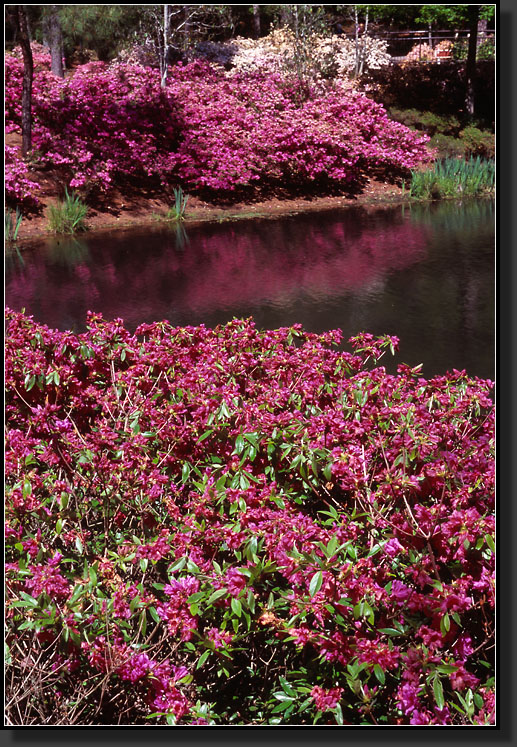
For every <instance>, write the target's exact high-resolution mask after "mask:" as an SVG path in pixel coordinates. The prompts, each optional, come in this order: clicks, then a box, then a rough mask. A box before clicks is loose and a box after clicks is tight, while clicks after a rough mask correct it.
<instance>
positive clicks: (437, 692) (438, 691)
mask: <svg viewBox="0 0 517 747" xmlns="http://www.w3.org/2000/svg"><path fill="white" fill-rule="evenodd" d="M433 691H434V698H435V700H436V705H437V706H438V708H439V709H440V710H441V709H442V708H443V706H444V705H445V701H444V699H443V686H442V682H441V680H440V678H439V677H435V678H434V681H433Z"/></svg>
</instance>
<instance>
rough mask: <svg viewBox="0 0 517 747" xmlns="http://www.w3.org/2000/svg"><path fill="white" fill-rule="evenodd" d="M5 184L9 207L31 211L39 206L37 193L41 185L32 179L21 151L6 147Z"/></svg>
mask: <svg viewBox="0 0 517 747" xmlns="http://www.w3.org/2000/svg"><path fill="white" fill-rule="evenodd" d="M4 184H5V195H6V202H7V204H8V205H9V206H12V207H14V206H20V207H21V208H25V209H27V210H31V209H33V208H35V207H37V206H38V205H39V200H38V198H37V196H36V194H35V192H36V191H37V190H38V189H39V186H40V185H39V184H38V183H37V182H35V181H33V180H32V179H31V178H30V174H29V172H28V170H27V166H26V164H25V163H24V162H23V161H22V159H21V155H20V149H19V148H16V147H14V146H12V145H7V143H6V145H5V162H4Z"/></svg>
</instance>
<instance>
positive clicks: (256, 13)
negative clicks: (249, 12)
mask: <svg viewBox="0 0 517 747" xmlns="http://www.w3.org/2000/svg"><path fill="white" fill-rule="evenodd" d="M251 7H252V8H253V29H254V31H255V39H258V38H259V37H260V5H252V6H251Z"/></svg>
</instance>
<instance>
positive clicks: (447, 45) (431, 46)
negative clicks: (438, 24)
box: [345, 29, 495, 64]
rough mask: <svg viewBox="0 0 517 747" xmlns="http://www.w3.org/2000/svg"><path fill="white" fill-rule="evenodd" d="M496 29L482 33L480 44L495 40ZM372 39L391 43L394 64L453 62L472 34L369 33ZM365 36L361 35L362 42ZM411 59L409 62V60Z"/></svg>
mask: <svg viewBox="0 0 517 747" xmlns="http://www.w3.org/2000/svg"><path fill="white" fill-rule="evenodd" d="M494 34H495V32H494V30H493V29H486V30H483V31H481V32H478V40H477V45H478V48H479V46H480V45H481V44H482V43H483V42H485V41H487V40H488V39H493V38H494ZM345 36H346V37H347V38H348V39H352V40H355V35H354V34H345ZM368 37H369V38H371V39H382V40H384V41H386V42H387V52H388V54H389V55H390V56H391V61H392V62H393V63H394V64H397V63H400V62H407V61H411V62H428V61H429V59H432V60H434V61H435V62H442V61H446V60H451V59H453V57H454V55H453V51H452V50H453V47H454V46H455V45H459V44H461V43H462V42H463V43H468V40H469V38H470V32H469V30H468V29H454V30H452V31H451V29H448V30H436V29H432V30H431V31H429V30H427V29H426V30H418V31H383V32H378V33H376V32H372V33H370V32H369V33H368ZM361 38H362V37H361V36H360V37H359V39H361ZM408 56H409V59H408Z"/></svg>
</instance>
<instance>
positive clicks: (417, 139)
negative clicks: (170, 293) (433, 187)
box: [6, 54, 430, 201]
mask: <svg viewBox="0 0 517 747" xmlns="http://www.w3.org/2000/svg"><path fill="white" fill-rule="evenodd" d="M21 87H22V63H21V61H20V59H19V57H17V56H15V55H11V54H7V55H6V125H7V128H8V130H9V131H19V129H20V125H21V110H20V101H21ZM33 118H34V123H33V137H32V139H33V149H34V151H33V156H32V157H33V160H34V162H35V164H36V165H37V166H38V167H39V168H41V169H43V168H52V169H53V170H55V171H57V173H59V174H61V175H62V177H63V181H64V182H65V183H67V184H68V185H69V186H70V187H72V188H74V189H81V190H83V191H84V192H85V193H87V192H88V191H89V190H100V191H107V190H109V189H110V188H111V187H113V186H121V185H122V186H124V185H127V184H128V183H129V184H139V183H142V182H147V183H149V182H151V183H155V184H156V185H159V184H162V185H163V186H167V185H174V184H177V183H178V182H180V183H182V184H183V185H184V186H185V187H188V189H189V190H190V191H196V190H197V191H205V192H206V191H208V192H210V193H212V194H214V193H218V192H221V191H223V192H235V190H237V189H247V190H249V191H253V190H257V189H270V188H271V187H272V186H274V185H278V184H281V185H282V186H284V187H286V188H288V189H293V188H297V187H299V186H300V185H305V186H306V187H307V186H308V187H309V188H311V185H312V187H313V188H314V187H315V186H317V187H318V188H319V189H322V188H324V187H325V185H326V186H327V188H328V186H329V185H334V186H339V187H340V188H342V189H345V188H349V187H352V186H354V185H357V184H358V183H361V180H363V179H364V176H365V175H368V174H371V173H373V172H374V171H375V172H376V173H377V172H379V170H381V171H382V169H384V170H391V171H393V170H395V171H399V172H401V171H405V170H407V169H411V168H413V167H415V166H417V165H418V164H419V163H421V162H423V161H426V160H429V158H430V153H429V152H428V150H427V149H426V142H427V141H428V138H427V137H426V136H422V135H421V134H418V133H415V132H414V131H412V130H409V129H408V128H406V127H404V126H403V125H401V124H398V123H396V122H393V121H391V120H390V119H389V118H388V116H387V114H386V111H385V110H384V108H383V107H382V106H380V105H379V104H375V103H373V102H372V101H370V100H369V99H368V98H366V97H365V96H364V95H362V94H359V93H357V92H354V91H352V90H350V88H349V87H347V86H346V85H345V84H336V85H335V86H333V87H331V88H325V87H324V88H322V89H321V88H320V89H318V91H316V90H314V91H312V93H311V92H307V91H305V92H304V95H303V97H302V98H300V90H299V85H298V84H297V83H296V81H294V82H288V81H286V80H285V79H284V78H283V77H281V76H280V75H274V74H271V73H269V72H268V73H261V72H249V73H240V72H238V71H237V72H236V71H233V72H225V71H224V70H223V69H222V68H220V67H219V66H214V65H210V64H209V63H208V62H202V61H196V62H192V63H190V64H188V65H181V64H178V65H176V66H174V67H171V68H170V75H169V79H168V85H167V88H166V89H162V88H161V86H160V76H159V73H158V71H157V70H154V69H152V68H149V67H142V66H141V65H138V64H127V63H122V62H116V63H113V64H111V65H107V64H105V63H102V62H90V63H87V64H85V65H82V66H80V67H78V68H77V69H76V70H75V71H74V73H73V74H72V75H70V76H67V77H66V78H65V79H60V78H58V77H56V76H54V75H53V74H52V73H51V72H50V71H49V70H48V69H46V68H45V66H44V64H43V63H42V65H38V68H37V69H36V70H35V75H34V84H33ZM9 158H10V162H9V165H8V185H7V186H8V188H7V196H8V198H9V199H10V200H11V201H16V200H17V199H18V198H20V199H21V198H22V197H23V196H24V195H25V196H26V193H27V191H28V189H29V187H30V186H32V187H33V188H34V189H35V186H36V185H30V184H24V182H23V179H22V173H23V169H24V168H25V167H24V166H23V165H20V161H19V158H18V156H17V155H15V154H14V152H11V153H10V155H9ZM379 173H380V172H379Z"/></svg>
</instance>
